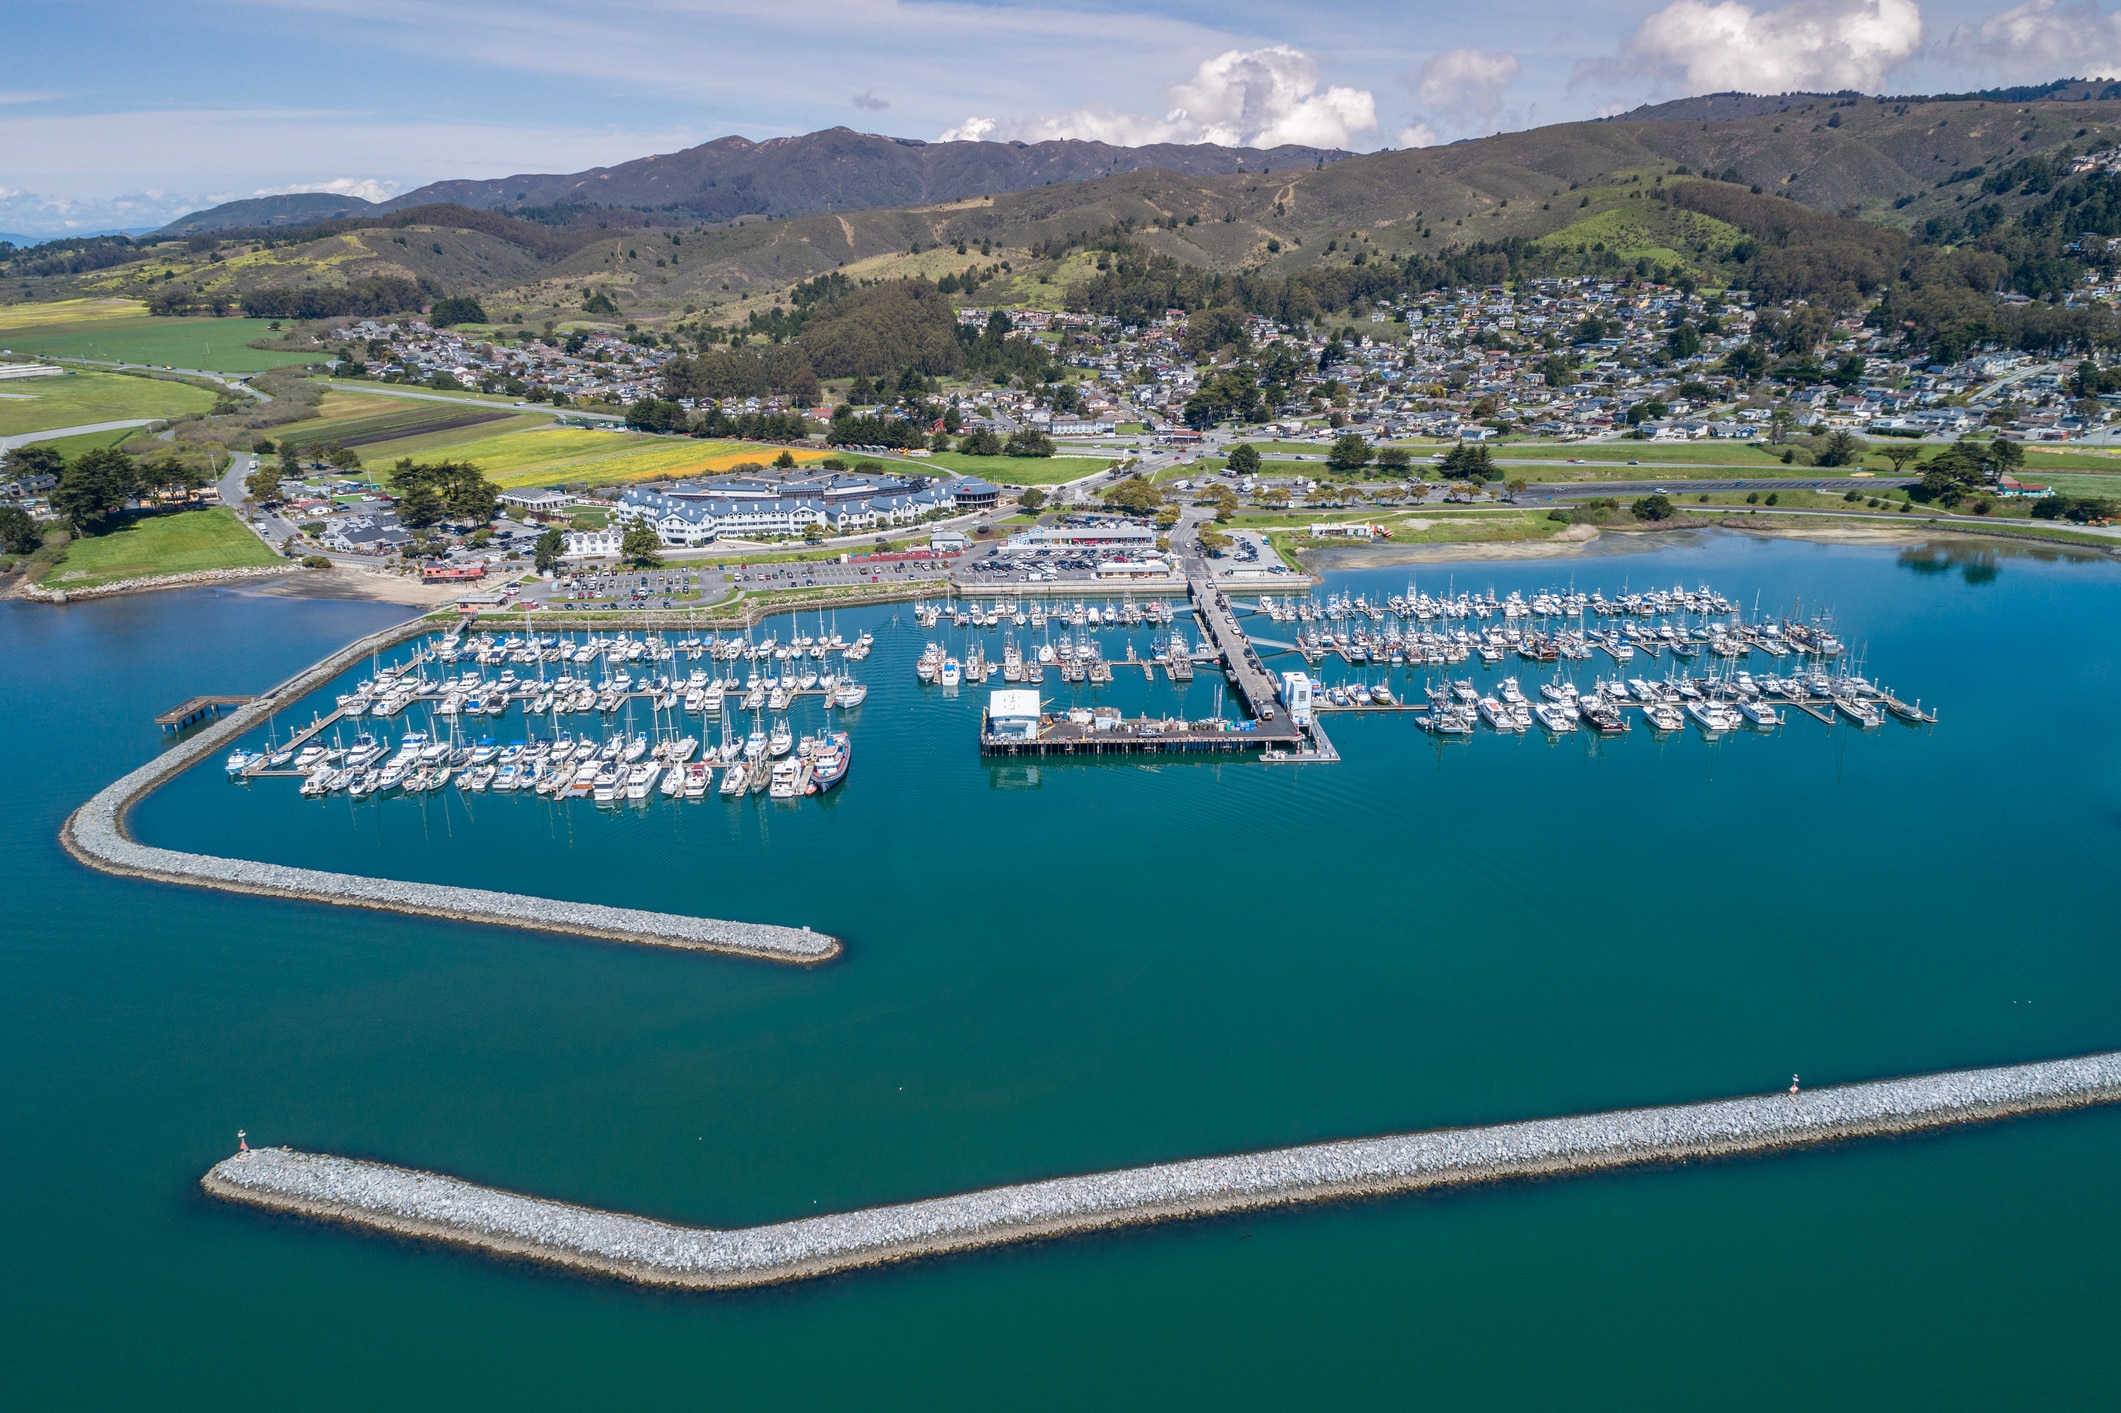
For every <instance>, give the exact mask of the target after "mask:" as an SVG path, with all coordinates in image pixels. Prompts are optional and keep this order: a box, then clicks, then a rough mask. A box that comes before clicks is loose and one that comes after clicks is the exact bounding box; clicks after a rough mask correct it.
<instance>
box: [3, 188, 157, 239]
mask: <svg viewBox="0 0 2121 1413" xmlns="http://www.w3.org/2000/svg"><path fill="white" fill-rule="evenodd" d="M197 204H198V203H197V202H196V201H194V200H193V199H192V198H189V197H186V196H184V195H182V194H180V193H176V192H168V191H135V192H127V193H125V194H123V195H120V196H110V197H92V198H85V199H84V198H77V197H67V196H56V195H53V194H52V193H50V192H42V191H25V190H23V189H21V188H19V187H0V230H8V231H16V232H20V233H23V234H26V235H30V236H33V237H46V238H56V237H58V236H63V235H69V234H73V233H76V232H80V231H108V230H128V231H136V230H152V229H153V228H154V227H156V226H160V225H164V224H166V223H167V222H169V221H171V220H174V219H175V218H176V217H178V216H181V215H183V214H184V213H185V212H186V211H191V210H195V209H196V208H197Z"/></svg>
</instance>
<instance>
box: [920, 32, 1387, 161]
mask: <svg viewBox="0 0 2121 1413" xmlns="http://www.w3.org/2000/svg"><path fill="white" fill-rule="evenodd" d="M1165 98H1166V101H1167V102H1168V103H1169V105H1170V106H1169V107H1168V108H1167V109H1166V110H1165V112H1164V114H1163V116H1162V117H1160V118H1152V117H1145V116H1142V115H1140V114H1136V113H1122V112H1115V111H1114V110H1112V109H1110V108H1105V107H1102V106H1091V107H1085V108H1077V109H1074V110H1073V111H1070V112H1066V113H1059V114H1055V115H1052V116H1048V117H1019V118H1010V119H996V118H967V119H966V120H965V121H964V122H962V123H960V124H958V125H957V126H956V127H953V128H951V129H949V130H948V131H947V132H945V133H944V134H943V140H944V141H946V142H948V141H956V140H964V139H972V138H979V137H986V136H988V135H990V134H992V135H996V136H1000V137H1004V138H1013V139H1019V140H1022V141H1025V142H1046V141H1051V140H1055V139H1063V138H1077V139H1082V140H1085V141H1092V142H1109V143H1113V144H1116V145H1118V146H1122V147H1140V146H1143V145H1145V144H1147V143H1156V142H1179V143H1195V142H1213V143H1219V144H1221V145H1223V146H1226V147H1278V146H1280V145H1282V144H1283V143H1295V144H1297V145H1299V146H1304V147H1345V146H1347V145H1348V143H1349V142H1350V141H1352V140H1353V138H1354V136H1355V134H1357V133H1361V132H1369V131H1371V130H1373V129H1375V128H1376V126H1377V103H1376V100H1375V99H1374V98H1373V97H1372V96H1371V95H1370V93H1369V92H1368V90H1366V89H1356V88H1328V89H1326V90H1324V91H1323V92H1321V91H1320V90H1319V70H1318V64H1317V61H1315V60H1314V59H1312V58H1311V56H1310V55H1308V54H1305V53H1303V52H1302V51H1301V50H1297V49H1292V48H1290V47H1289V46H1288V45H1286V44H1274V45H1269V46H1267V47H1266V48H1263V49H1231V50H1227V51H1225V52H1223V53H1221V54H1218V55H1216V56H1215V57H1214V58H1212V59H1209V60H1207V61H1205V62H1204V63H1202V64H1201V66H1200V67H1199V68H1198V69H1196V70H1194V72H1193V74H1192V76H1191V77H1189V78H1185V79H1181V80H1178V81H1176V82H1174V83H1172V84H1170V85H1169V86H1168V87H1167V88H1166V90H1165Z"/></svg>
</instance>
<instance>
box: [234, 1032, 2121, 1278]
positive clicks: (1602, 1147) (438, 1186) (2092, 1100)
mask: <svg viewBox="0 0 2121 1413" xmlns="http://www.w3.org/2000/svg"><path fill="white" fill-rule="evenodd" d="M2116 1100H2121V1053H2117V1054H2103V1055H2088V1056H2083V1057H2080V1058H2077V1059H2069V1060H2053V1061H2047V1062H2043V1063H2038V1064H2028V1065H2013V1066H2008V1067H2004V1068H1998V1069H1979V1070H1960V1071H1956V1072H1952V1073H1946V1074H1931V1075H1920V1076H1916V1077H1913V1078H1907V1079H1888V1080H1874V1081H1870V1082H1866V1083H1860V1084H1849V1085H1842V1086H1838V1087H1835V1088H1826V1089H1816V1090H1809V1091H1806V1092H1804V1093H1801V1094H1800V1093H1789V1094H1775V1095H1770V1096H1766V1097H1763V1098H1748V1099H1725V1100H1716V1101H1712V1102H1707V1103H1700V1104H1679V1105H1673V1106H1670V1107H1665V1108H1654V1109H1628V1110H1621V1111H1618V1112H1613V1113H1604V1114H1589V1115H1583V1116H1579V1117H1574V1118H1561V1119H1538V1120H1532V1121H1529V1122H1524V1123H1510V1124H1499V1125H1495V1126H1492V1127H1486V1128H1468V1129H1449V1130H1441V1131H1437V1132H1431V1133H1418V1134H1406V1135H1400V1136H1395V1137H1387V1138H1369V1139H1355V1140H1349V1141H1346V1142H1338V1143H1320V1144H1312V1145H1308V1146H1305V1147H1301V1148H1284V1149H1279V1150H1275V1151H1272V1152H1264V1153H1247V1154H1239V1155H1236V1156H1232V1157H1223V1158H1202V1159H1196V1160H1193V1161H1189V1162H1180V1163H1167V1164H1160V1165H1157V1166H1154V1167H1146V1168H1130V1169H1126V1170H1124V1171H1120V1172H1109V1173H1096V1174H1090V1175H1087V1176H1081V1177H1067V1178H1055V1179H1052V1180H1050V1181H1046V1182H1034V1183H1025V1184H1022V1185H1020V1186H1015V1187H998V1188H993V1189H990V1190H988V1191H984V1192H973V1193H966V1194H963V1195H960V1196H955V1197H939V1198H932V1199H929V1200H926V1201H921V1202H909V1203H905V1204H903V1205H900V1206H893V1207H874V1208H869V1209H866V1210H863V1211H857V1212H846V1213H840V1214H836V1215H832V1216H819V1217H805V1218H802V1219H800V1220H797V1221H791V1222H781V1223H776V1224H773V1225H770V1226H760V1227H751V1228H747V1229H744V1230H737V1231H715V1230H708V1229H702V1228H692V1227H682V1226H674V1225H671V1224H668V1223H664V1222H658V1221H652V1220H649V1219H648V1218H645V1217H633V1216H626V1215H624V1214H621V1213H615V1212H602V1211H597V1210H594V1209H591V1208H586V1207H577V1206H572V1205H570V1204H567V1203H564V1202H552V1201H546V1200H544V1199H541V1198H535V1197H524V1196H520V1195H518V1194H515V1193H509V1192H501V1191H497V1190H495V1189H492V1188H487V1187H480V1186H478V1185H476V1184H474V1183H468V1182H463V1181H460V1180H458V1179H455V1178H450V1177H444V1176H440V1175H437V1174H434V1173H425V1172H418V1171H414V1170H412V1169H408V1168H399V1167H393V1166H390V1165H388V1164H383V1163H371V1162H362V1161H358V1160H355V1159H351V1158H339V1157H332V1156H329V1155H322V1154H312V1153H302V1152H297V1151H294V1150H291V1149H286V1148H271V1149H259V1150H256V1151H253V1152H250V1153H247V1154H239V1155H237V1156H235V1157H232V1158H228V1159H226V1160H224V1161H222V1162H220V1163H218V1164H216V1165H215V1166H214V1167H213V1169H212V1170H211V1171H209V1172H208V1173H207V1174H206V1176H205V1178H204V1179H202V1185H203V1186H204V1187H205V1189H206V1190H207V1191H208V1192H209V1193H212V1194H213V1195H214V1196H216V1197H221V1198H225V1199H227V1200H229V1201H233V1202H244V1203H249V1204H252V1205H254V1206H259V1207H266V1208H272V1209H275V1210H279V1211H284V1212H292V1213H299V1214H302V1215H306V1216H311V1217H317V1218H321V1219H325V1220H332V1221H343V1222H349V1223H353V1224H355V1225H358V1226H364V1227H370V1228H375V1229H379V1230H382V1231H388V1232H394V1233H398V1234H400V1235H404V1236H412V1237H419V1238H424V1239H430V1240H437V1241H446V1242H451V1243H454V1244H458V1245H463V1246H470V1247H475V1248H478V1249H480V1250H484V1251H488V1252H493V1253H496V1254H501V1255H509V1256H518V1257H525V1258H528V1259H531V1260H536V1261H544V1262H549V1263H551V1264H554V1265H558V1266H564V1267H568V1268H571V1269H574V1270H578V1271H584V1272H594V1273H599V1274H603V1275H608V1276H616V1277H619V1278H621V1279H625V1280H631V1281H638V1282H642V1283H645V1284H651V1285H670V1286H686V1287H698V1288H714V1287H730V1286H748V1285H766V1284H771V1283H775V1282H779V1281H789V1280H799V1279H803V1278H807V1277H811V1276H819V1275H824V1274H827V1273H829V1272H833V1271H841V1270H847V1269H851V1268H854V1267H860V1266H870V1265H878V1264H881V1263H884V1262H888V1261H900V1260H906V1259H909V1258H913V1257H919V1256H932V1255H937V1254H940V1253H943V1252H949V1251H962V1250H969V1249H972V1248H976V1247H983V1246H998V1245H1002V1244H1005V1243H1009V1242H1018V1241H1030V1240H1036V1239H1040V1238H1049V1237H1056V1236H1063V1235H1068V1234H1072V1233H1078V1232H1087V1231H1096V1230H1099V1229H1103V1228H1108V1227H1119V1226H1131V1225H1138V1224H1142V1223H1147V1222H1156V1221H1168V1220H1174V1219H1181V1218H1186V1217H1196V1216H1205V1215H1209V1214H1213V1213H1219V1212H1235V1211H1242V1210H1246V1209H1251V1208H1260V1207H1275V1206H1285V1205H1293V1204H1296V1203H1303V1202H1321V1201H1331V1200H1335V1199H1346V1198H1353V1197H1367V1196H1377V1195H1382V1194H1386V1193H1396V1192H1412V1191H1420V1190H1423V1189H1428V1188H1441V1187H1453V1186H1461V1185H1468V1184H1473V1183H1485V1182H1496V1181H1501V1180H1506V1179H1513V1178H1532V1177H1561V1176H1567V1175H1570V1174H1574V1173H1583V1172H1597V1171H1601V1170H1605V1169H1611V1168H1622V1167H1635V1166H1643V1165H1650V1164H1663V1163H1675V1162H1682V1161H1687V1160H1690V1159H1705V1158H1718V1157H1729V1156H1734V1155H1738V1154H1746V1153H1766V1152H1773V1151H1775V1150H1779V1149H1786V1148H1797V1147H1805V1146H1810V1145H1817V1144H1822V1143H1835V1142H1844V1141H1848V1140H1852V1139H1859V1138H1870V1137H1877V1136H1880V1135H1887V1134H1899V1133H1911V1132H1916V1131H1919V1130H1924V1129H1934V1128H1942V1127H1945V1126H1948V1125H1953V1124H1964V1123H1974V1122H1979V1121H1982V1120H1987V1119H1998V1118H2004V1117H2007V1116H2010V1115H2014V1114H2028V1113H2037V1112H2041V1111H2045V1110H2052V1109H2066V1108H2076V1107H2080V1106H2084V1105H2092V1104H2107V1103H2113V1102H2115V1101H2116Z"/></svg>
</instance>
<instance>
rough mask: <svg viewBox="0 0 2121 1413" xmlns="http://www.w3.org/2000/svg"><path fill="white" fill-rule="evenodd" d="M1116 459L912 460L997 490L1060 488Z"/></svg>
mask: <svg viewBox="0 0 2121 1413" xmlns="http://www.w3.org/2000/svg"><path fill="white" fill-rule="evenodd" d="M842 454H843V455H845V453H842ZM1116 459H1117V458H1113V457H1103V456H966V455H964V454H962V453H960V452H955V451H931V452H924V453H923V454H921V455H920V456H918V457H914V458H911V460H913V461H914V462H915V463H916V464H925V465H928V466H938V467H942V468H944V469H946V470H950V471H955V472H957V473H958V474H959V475H963V476H977V477H979V478H980V479H981V480H982V481H988V482H991V483H993V484H994V485H997V486H1002V485H1008V486H1057V485H1059V484H1061V483H1062V482H1063V481H1074V480H1078V479H1080V478H1082V477H1084V476H1091V475H1095V474H1096V473H1097V472H1099V471H1103V470H1104V469H1105V468H1107V467H1109V466H1110V465H1112V463H1113V461H1114V460H1116Z"/></svg>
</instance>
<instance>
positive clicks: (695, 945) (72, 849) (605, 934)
mask: <svg viewBox="0 0 2121 1413" xmlns="http://www.w3.org/2000/svg"><path fill="white" fill-rule="evenodd" d="M432 631H434V627H433V625H431V624H428V623H426V622H423V621H420V620H414V621H413V622H411V623H407V624H402V625H400V626H399V627H397V628H393V629H388V630H386V631H384V632H382V633H378V634H375V635H373V636H371V637H368V638H363V639H361V640H360V641H359V642H356V643H352V644H350V645H348V646H347V647H345V648H342V649H340V650H339V651H338V652H336V653H333V654H332V655H331V656H330V657H327V658H325V659H324V660H323V661H322V662H319V663H316V664H314V665H313V666H311V667H308V668H306V669H304V670H303V671H302V672H300V673H297V674H296V675H295V676H294V677H291V678H289V679H288V680H287V681H286V682H283V683H281V684H280V685H279V686H277V687H275V688H273V689H272V690H271V691H269V692H266V693H265V694H263V695H262V696H260V697H258V698H257V699H256V700H255V701H253V702H251V703H250V704H249V705H247V706H242V707H238V708H237V709H236V710H235V711H233V712H231V713H230V714H228V715H227V716H224V717H222V718H221V719H220V720H219V721H217V722H216V723H214V724H213V725H212V726H210V727H208V728H206V729H205V730H203V731H201V732H199V733H198V734H197V735H195V736H192V737H190V738H188V739H187V740H185V741H184V742H183V743H181V744H180V745H177V746H174V747H172V748H171V749H169V750H167V751H164V752H163V753H162V754H161V755H159V756H157V757H156V758H155V759H153V760H151V761H149V762H148V763H147V764H146V765H143V766H141V767H140V768H139V769H138V770H135V771H133V772H132V773H130V774H128V775H126V776H124V777H123V778H121V779H119V780H117V781H115V782H114V783H112V784H110V785H108V786H106V787H105V788H104V789H102V790H100V791H98V792H97V793H96V794H95V795H94V796H93V797H91V798H90V799H89V801H88V802H87V803H86V804H84V805H82V806H81V807H80V808H79V809H77V810H75V811H74V812H73V813H72V814H71V815H69V816H67V820H66V824H65V825H64V826H63V827H62V828H61V829H60V831H59V842H60V843H61V844H62V845H64V846H65V848H66V851H67V852H68V853H70V854H72V855H73V856H74V857H75V858H76V859H79V860H80V861H81V862H82V863H84V864H87V865H88V866H89V867H90V868H94V869H100V870H101V871H103V872H105V873H116V874H123V875H125V876H128V877H132V878H147V879H153V880H155V881H157V882H161V883H180V884H185V885H188V886H191V887H195V888H218V889H220V890H222V891H224V892H230V893H257V894H263V895H266V896H268V897H276V898H294V899H298V900H300V901H303V902H311V903H329V904H334V905H337V906H341V907H356V908H378V909H382V910H384V911H388V912H401V913H410V914H412V915H413V916H415V917H424V918H447V919H450V920H453V921H458V922H480V923H491V924H494V925H496V926H501V927H522V928H530V929H534V930H536V931H539V932H558V933H567V934H570V935H573V936H578V937H596V938H601V939H603V940H606V941H611V942H628V943H635V944H639V945H643V946H653V947H677V948H683V949H687V950H692V951H703V952H728V953H733V954H736V955H738V956H746V957H757V958H761V959H763V960H766V961H774V962H793V963H795V964H797V965H805V966H808V965H816V964H817V963H820V962H826V961H830V960H832V959H833V958H834V957H836V956H838V955H839V953H840V950H841V948H840V943H839V940H838V939H837V938H834V937H830V936H827V935H826V934H824V933H821V932H812V931H811V930H810V929H809V928H807V927H784V926H779V925H775V924H769V923H749V922H724V921H720V920H718V919H714V918H703V917H689V916H686V915H684V914H680V913H659V912H648V911H644V910H642V909H639V908H620V907H610V906H607V905H605V904H601V903H570V902H563V901H560V900H558V899H554V898H538V897H531V896H527V895H524V894H520V893H501V892H496V891H493V890H491V889H485V888H459V887H453V886H450V885H447V884H438V883H412V882H404V881H400V880H397V879H389V878H367V877H363V876H361V875H359V874H351V873H330V872H326V871H324V870H321V869H311V868H290V867H286V866H284V865H280V864H267V863H254V862H251V861H249V860H245V859H229V858H218V857H215V856H213V855H210V854H193V853H184V852H181V851H178V850H175V849H159V848H154V847H152V846H150V845H146V844H142V843H140V842H138V841H137V840H135V839H133V838H132V836H131V835H130V834H128V833H127V832H126V829H125V816H126V814H127V813H128V812H129V811H130V810H131V809H132V807H133V806H134V805H136V804H138V803H139V802H140V801H141V800H142V799H145V798H146V797H147V796H148V795H149V794H151V793H152V792H153V791H154V790H155V789H156V788H157V787H159V786H160V785H162V784H163V783H164V782H165V781H168V780H171V779H173V778H175V777H176V776H178V775H180V774H182V773H183V772H184V771H186V770H189V769H190V768H191V767H192V766H194V765H196V764H198V763H199V762H200V761H202V760H204V759H206V758H207V757H208V756H210V755H212V754H214V753H215V752H216V751H218V750H220V749H221V748H222V747H223V746H226V745H227V744H229V743H230V742H232V741H234V740H235V739H237V738H238V737H240V736H241V735H243V733H245V732H246V731H249V730H251V729H253V728H254V727H256V726H258V725H259V724H260V723H261V722H263V721H264V720H265V718H266V716H267V715H268V713H271V712H274V711H278V710H281V709H283V708H286V707H291V706H293V705H294V704H295V703H297V702H298V701H300V700H301V699H302V698H303V697H304V696H306V695H307V694H308V693H309V692H311V691H312V690H314V689H316V688H317V687H320V686H322V685H324V684H325V683H327V682H329V681H331V680H332V679H333V678H335V677H337V676H338V675H339V673H341V672H343V671H345V670H346V669H347V668H349V667H351V666H353V665H354V664H356V663H358V662H360V661H362V660H363V659H364V658H366V657H368V656H369V655H370V654H372V653H376V652H380V651H382V650H383V649H384V648H387V647H394V646H396V645H397V644H399V643H402V642H404V641H406V640H407V639H410V638H415V637H420V636H422V635H424V634H426V633H429V632H432Z"/></svg>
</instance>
